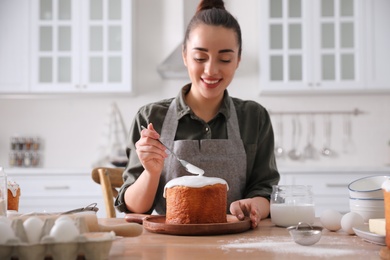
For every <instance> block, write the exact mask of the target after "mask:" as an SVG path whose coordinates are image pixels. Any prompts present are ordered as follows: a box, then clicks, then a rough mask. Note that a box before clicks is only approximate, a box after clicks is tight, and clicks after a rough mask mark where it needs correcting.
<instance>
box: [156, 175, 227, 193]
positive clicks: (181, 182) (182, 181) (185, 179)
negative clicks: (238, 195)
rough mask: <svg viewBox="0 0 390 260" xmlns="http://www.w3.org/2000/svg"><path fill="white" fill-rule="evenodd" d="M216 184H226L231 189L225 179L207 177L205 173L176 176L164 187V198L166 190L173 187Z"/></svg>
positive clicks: (196, 186) (199, 186)
mask: <svg viewBox="0 0 390 260" xmlns="http://www.w3.org/2000/svg"><path fill="white" fill-rule="evenodd" d="M214 184H225V185H226V189H227V190H229V185H228V184H227V182H226V181H225V180H224V179H221V178H216V177H206V176H203V175H197V176H182V177H179V178H175V179H172V180H170V181H169V182H168V183H167V184H166V185H165V187H164V194H163V196H164V198H165V190H166V189H168V188H172V187H175V186H186V187H191V188H201V187H204V186H207V185H214Z"/></svg>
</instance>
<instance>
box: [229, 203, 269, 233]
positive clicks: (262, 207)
mask: <svg viewBox="0 0 390 260" xmlns="http://www.w3.org/2000/svg"><path fill="white" fill-rule="evenodd" d="M269 207H270V205H269V201H268V200H267V199H266V198H263V197H254V198H251V199H242V200H237V201H234V202H233V203H232V204H230V213H231V214H232V215H234V216H236V217H237V218H238V219H239V220H243V219H244V218H245V217H249V218H250V219H251V227H252V228H256V227H257V226H258V224H259V222H260V220H261V219H263V218H266V217H267V216H268V214H269Z"/></svg>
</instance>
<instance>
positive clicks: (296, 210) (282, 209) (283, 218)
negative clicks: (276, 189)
mask: <svg viewBox="0 0 390 260" xmlns="http://www.w3.org/2000/svg"><path fill="white" fill-rule="evenodd" d="M271 220H272V223H274V224H275V225H277V226H283V227H289V226H295V225H297V224H298V223H299V222H304V223H308V224H313V223H314V220H315V210H314V205H313V204H298V205H291V204H283V203H280V204H278V203H271Z"/></svg>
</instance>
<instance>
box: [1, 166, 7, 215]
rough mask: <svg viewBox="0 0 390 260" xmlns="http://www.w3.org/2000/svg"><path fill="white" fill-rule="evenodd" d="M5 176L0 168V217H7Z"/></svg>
mask: <svg viewBox="0 0 390 260" xmlns="http://www.w3.org/2000/svg"><path fill="white" fill-rule="evenodd" d="M7 195H8V188H7V175H6V174H5V172H4V169H3V167H1V166H0V216H7Z"/></svg>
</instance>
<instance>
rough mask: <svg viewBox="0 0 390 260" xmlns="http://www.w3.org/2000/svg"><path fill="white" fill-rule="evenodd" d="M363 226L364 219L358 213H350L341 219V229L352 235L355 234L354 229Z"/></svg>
mask: <svg viewBox="0 0 390 260" xmlns="http://www.w3.org/2000/svg"><path fill="white" fill-rule="evenodd" d="M363 224H364V219H363V217H362V216H361V215H360V214H359V213H356V212H349V213H347V214H345V215H344V216H343V217H342V218H341V228H342V229H343V230H344V231H345V232H347V233H348V234H350V235H353V234H355V231H353V227H357V226H359V225H363Z"/></svg>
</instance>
